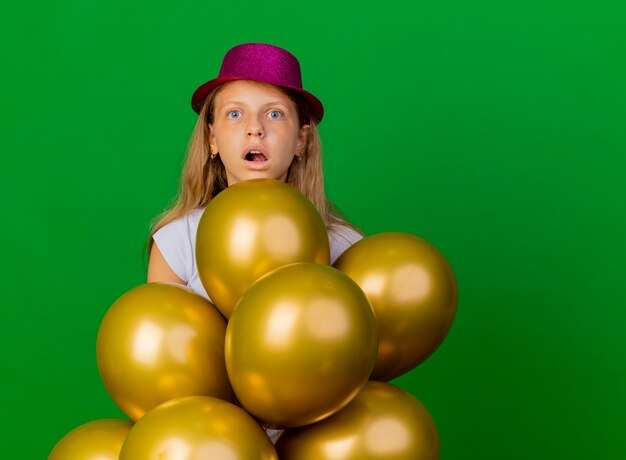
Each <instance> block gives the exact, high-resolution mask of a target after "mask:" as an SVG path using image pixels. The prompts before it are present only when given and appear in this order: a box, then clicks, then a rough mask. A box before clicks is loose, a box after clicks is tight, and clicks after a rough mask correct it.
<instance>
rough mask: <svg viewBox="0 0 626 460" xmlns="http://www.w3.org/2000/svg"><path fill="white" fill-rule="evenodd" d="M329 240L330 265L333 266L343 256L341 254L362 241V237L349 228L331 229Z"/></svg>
mask: <svg viewBox="0 0 626 460" xmlns="http://www.w3.org/2000/svg"><path fill="white" fill-rule="evenodd" d="M328 236H329V240H330V264H331V265H332V264H334V263H335V261H336V260H337V259H338V258H339V256H341V254H343V252H344V251H345V250H346V249H348V248H349V247H350V246H352V245H353V244H354V243H356V242H357V241H359V240H362V239H363V235H361V234H360V233H359V232H357V231H356V230H353V229H352V228H350V227H343V226H342V227H335V228H333V229H332V230H331V231H330V232H329V234H328Z"/></svg>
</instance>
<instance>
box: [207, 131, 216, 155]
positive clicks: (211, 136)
mask: <svg viewBox="0 0 626 460" xmlns="http://www.w3.org/2000/svg"><path fill="white" fill-rule="evenodd" d="M208 126H209V146H210V147H211V154H212V155H217V144H216V143H215V133H214V132H213V126H212V125H211V123H209V124H208Z"/></svg>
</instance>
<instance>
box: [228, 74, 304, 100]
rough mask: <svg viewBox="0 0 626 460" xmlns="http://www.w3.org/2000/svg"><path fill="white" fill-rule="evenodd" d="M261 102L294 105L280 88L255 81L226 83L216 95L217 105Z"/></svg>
mask: <svg viewBox="0 0 626 460" xmlns="http://www.w3.org/2000/svg"><path fill="white" fill-rule="evenodd" d="M259 101H267V102H270V101H277V102H284V103H285V104H289V103H291V104H293V101H292V100H291V98H290V97H289V96H288V95H287V94H285V92H284V91H283V90H282V89H281V88H279V87H278V86H276V85H271V84H269V83H263V82H258V81H253V80H236V81H231V82H228V83H225V84H224V85H223V86H222V87H221V88H220V90H219V92H218V93H217V94H216V103H217V104H228V103H231V102H242V103H243V102H259Z"/></svg>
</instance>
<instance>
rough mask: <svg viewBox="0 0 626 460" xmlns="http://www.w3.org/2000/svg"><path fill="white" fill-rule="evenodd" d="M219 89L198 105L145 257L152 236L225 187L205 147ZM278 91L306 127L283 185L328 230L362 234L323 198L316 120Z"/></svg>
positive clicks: (296, 100) (223, 176)
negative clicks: (173, 192)
mask: <svg viewBox="0 0 626 460" xmlns="http://www.w3.org/2000/svg"><path fill="white" fill-rule="evenodd" d="M225 84H228V83H225ZM223 86H224V85H220V86H218V87H217V88H216V89H215V90H213V92H212V93H211V94H210V95H209V96H208V97H207V98H206V100H205V101H204V103H203V104H202V108H201V110H200V114H199V116H198V121H197V122H196V125H195V127H194V130H193V133H192V135H191V139H190V141H189V145H188V148H187V158H186V160H185V165H184V167H183V171H182V176H181V181H180V188H179V191H178V195H177V197H176V199H175V200H174V202H173V204H172V205H171V206H170V207H169V208H168V209H167V210H165V211H164V212H162V213H161V214H159V215H158V216H156V218H155V219H154V221H153V222H155V223H154V226H153V227H152V231H151V232H150V236H149V237H148V241H147V242H146V244H147V246H148V253H149V252H150V250H151V249H152V244H153V243H154V239H153V238H152V236H153V235H154V233H155V232H156V231H157V230H159V229H160V228H161V227H163V226H164V225H167V224H168V223H170V222H172V221H173V220H176V219H178V218H179V217H182V216H184V215H185V214H187V213H189V212H190V211H192V210H194V209H196V208H202V207H205V206H206V205H207V204H208V203H209V201H211V199H212V198H213V197H215V196H216V195H217V194H218V193H220V192H221V191H222V190H224V189H225V188H226V187H228V182H227V180H226V170H225V169H224V164H223V163H222V161H221V160H220V158H219V156H217V157H215V158H213V159H211V157H210V147H209V134H210V131H209V124H210V123H212V122H213V112H214V108H215V97H216V96H217V94H218V92H219V91H220V89H221V88H223ZM278 88H279V89H280V90H281V91H284V92H285V93H286V94H287V95H288V96H289V97H290V98H291V99H292V100H293V101H294V103H295V104H296V107H297V110H298V119H299V123H300V126H303V125H305V124H308V125H310V128H309V132H308V136H307V141H306V145H305V148H304V150H303V152H302V154H301V155H300V156H299V158H298V157H297V158H294V160H293V162H292V163H291V166H290V167H289V171H288V173H287V183H288V184H290V185H292V186H293V187H295V188H297V189H298V190H300V192H302V193H303V194H304V195H305V196H306V197H307V198H308V199H309V200H310V201H311V202H312V203H313V204H314V205H315V207H316V208H317V210H318V212H319V213H320V215H321V216H322V219H324V222H325V223H326V227H327V228H328V229H332V228H335V227H340V226H343V227H349V228H352V229H354V230H356V231H357V232H359V233H361V234H362V232H361V231H360V230H359V229H358V228H356V227H355V226H354V225H352V224H351V223H349V222H348V221H347V220H346V219H345V218H344V217H343V215H342V214H341V212H340V211H339V210H338V209H337V207H336V206H335V205H333V204H332V203H331V202H330V201H329V200H328V199H327V198H326V194H325V192H324V176H323V170H322V146H321V142H320V138H319V133H318V131H317V124H316V120H314V119H312V118H311V115H310V112H309V107H308V104H307V103H306V101H305V100H304V99H303V98H302V97H301V96H300V95H299V94H298V93H297V92H296V91H292V90H289V89H286V88H282V87H278Z"/></svg>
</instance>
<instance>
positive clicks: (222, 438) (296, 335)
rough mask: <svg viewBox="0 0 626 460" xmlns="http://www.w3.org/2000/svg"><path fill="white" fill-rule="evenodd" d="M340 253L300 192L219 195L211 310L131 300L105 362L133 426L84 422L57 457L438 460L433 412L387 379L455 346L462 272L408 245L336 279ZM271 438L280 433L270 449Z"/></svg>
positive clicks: (269, 186) (117, 312) (278, 188)
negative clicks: (450, 336)
mask: <svg viewBox="0 0 626 460" xmlns="http://www.w3.org/2000/svg"><path fill="white" fill-rule="evenodd" d="M329 253H330V252H329V240H328V233H327V230H326V226H325V224H324V222H323V220H322V218H321V216H320V215H319V214H318V212H317V211H316V209H315V207H314V206H313V205H312V204H311V203H310V202H309V201H308V200H307V199H306V198H305V197H304V195H302V194H301V193H300V192H299V191H297V190H296V189H294V188H293V187H291V186H288V185H286V184H284V183H281V182H278V181H275V180H272V179H256V180H250V181H246V182H241V183H239V184H235V185H233V186H231V187H229V188H227V189H226V190H224V191H223V192H221V193H220V194H219V195H218V196H217V197H215V198H214V199H213V200H212V201H211V202H210V203H209V205H208V206H207V208H206V210H205V212H204V214H203V216H202V219H201V221H200V224H199V227H198V234H197V245H196V262H197V267H198V272H199V275H200V279H201V281H202V284H203V286H204V287H205V289H206V291H207V293H208V295H209V296H210V298H211V299H212V300H211V301H209V300H208V299H206V298H204V297H203V296H201V295H199V294H197V293H195V292H193V291H192V290H191V289H189V288H187V287H184V286H180V285H176V284H170V283H148V284H144V285H141V286H137V287H135V288H134V289H131V290H130V291H128V292H127V293H125V294H124V295H122V296H121V297H120V298H119V299H118V300H117V301H116V302H115V303H114V304H113V305H112V306H111V308H110V309H109V311H108V312H107V314H106V315H105V317H104V319H103V321H102V324H101V326H100V330H99V333H98V340H97V361H98V368H99V370H100V374H101V376H102V379H103V382H104V384H105V386H106V388H107V390H108V391H109V393H110V395H111V397H112V398H113V400H114V401H115V402H116V404H117V405H118V406H119V407H120V408H121V409H122V410H123V411H124V412H125V413H126V414H127V415H128V417H130V419H132V422H131V421H125V420H116V419H105V420H97V421H94V422H90V423H87V424H85V425H82V426H80V427H78V428H76V429H75V430H73V431H71V432H70V433H68V434H67V435H66V436H65V437H64V438H62V439H61V440H60V441H59V442H58V443H57V445H56V446H55V448H54V449H53V451H52V453H51V454H50V457H49V460H96V459H98V460H113V459H115V460H117V459H121V460H148V459H150V460H151V459H155V460H156V459H168V460H200V459H222V460H248V459H250V460H257V459H258V460H274V459H278V458H280V459H281V460H296V459H298V460H314V459H315V460H357V459H358V460H369V459H398V460H399V459H412V460H434V459H438V458H439V439H438V435H437V429H436V427H435V425H434V422H433V420H432V418H431V416H430V414H429V413H428V411H427V410H426V408H425V407H424V406H423V405H422V404H421V403H420V402H419V401H418V400H417V399H416V398H415V397H413V396H412V395H410V394H409V393H407V392H405V391H403V390H401V389H400V388H397V387H395V386H393V385H390V384H388V383H385V382H387V381H388V380H391V379H393V378H395V377H397V376H399V375H401V374H403V373H405V372H407V371H409V370H411V369H413V368H414V367H415V366H417V365H418V364H420V363H421V362H423V361H424V360H425V359H426V358H428V356H429V355H430V354H431V353H432V352H433V351H434V350H435V349H436V348H437V346H438V345H439V344H440V343H441V342H442V341H443V339H444V338H445V336H446V334H447V332H448V330H449V328H450V326H451V324H452V321H453V319H454V315H455V312H456V304H457V287H456V282H455V278H454V274H453V272H452V269H451V268H450V266H449V264H448V263H447V261H446V259H445V258H444V257H443V256H442V255H441V254H440V253H439V251H437V249H435V248H434V247H433V246H432V245H431V244H429V243H428V242H426V241H424V240H422V239H420V238H418V237H416V236H413V235H409V234H406V233H382V234H378V235H373V236H370V237H366V238H364V239H362V240H361V241H359V242H357V243H356V244H354V245H353V246H352V247H350V248H349V249H348V250H346V251H345V252H344V254H343V255H342V256H341V257H340V258H339V259H338V260H337V261H336V262H335V264H334V266H330V265H329ZM265 429H277V430H284V431H283V432H281V431H277V432H275V433H276V434H279V436H278V440H277V442H276V444H275V445H274V444H273V443H272V441H271V439H270V437H268V435H267V434H266V432H265Z"/></svg>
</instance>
